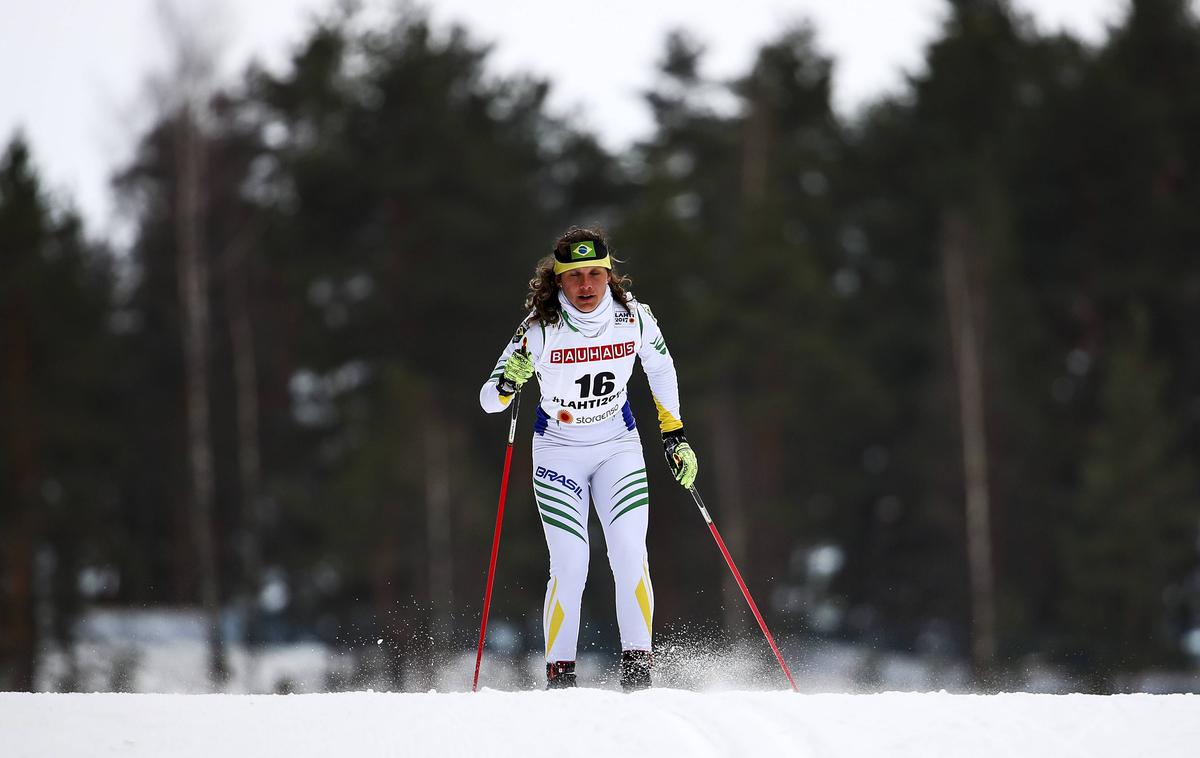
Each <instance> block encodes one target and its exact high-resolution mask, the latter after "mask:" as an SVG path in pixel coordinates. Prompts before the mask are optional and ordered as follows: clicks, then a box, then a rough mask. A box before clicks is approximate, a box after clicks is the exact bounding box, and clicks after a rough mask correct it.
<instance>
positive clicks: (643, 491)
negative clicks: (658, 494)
mask: <svg viewBox="0 0 1200 758" xmlns="http://www.w3.org/2000/svg"><path fill="white" fill-rule="evenodd" d="M649 491H650V488H649V487H642V488H641V489H640V490H634V491H633V492H630V493H629V494H628V495H626V496H625V497H623V498H621V499H620V500H618V501H617V502H616V503H615V504H614V505H613V507H612V508H609V509H608V512H609V513H612V512H613V511H615V510H616V509H617V508H618V507H619V506H620V505H621V503H624V502H625V501H627V500H632V499H633V498H635V497H637V496H638V495H645V494H646V493H647V492H649Z"/></svg>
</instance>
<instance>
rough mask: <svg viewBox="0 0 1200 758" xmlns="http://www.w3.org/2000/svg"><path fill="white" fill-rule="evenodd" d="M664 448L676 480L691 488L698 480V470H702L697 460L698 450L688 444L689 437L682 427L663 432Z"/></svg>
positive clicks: (685, 487)
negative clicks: (684, 434)
mask: <svg viewBox="0 0 1200 758" xmlns="http://www.w3.org/2000/svg"><path fill="white" fill-rule="evenodd" d="M663 450H664V451H665V452H666V455H667V466H669V467H670V468H671V473H672V474H673V475H674V476H675V481H677V482H679V483H680V484H681V485H683V488H684V489H685V490H690V489H691V488H692V485H693V484H695V482H696V472H697V471H699V470H700V464H699V463H697V462H696V452H695V451H694V450H692V446H691V445H689V444H688V441H687V437H685V436H683V430H682V429H676V430H675V431H673V432H665V433H664V434H663Z"/></svg>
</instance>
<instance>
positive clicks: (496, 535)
mask: <svg viewBox="0 0 1200 758" xmlns="http://www.w3.org/2000/svg"><path fill="white" fill-rule="evenodd" d="M522 349H524V348H522ZM520 407H521V391H520V390H517V394H516V396H515V397H514V398H513V400H512V420H511V421H510V422H509V424H508V448H507V449H506V450H505V451H504V476H503V477H501V479H500V505H499V506H498V507H497V508H496V528H495V530H494V532H493V534H492V559H491V561H489V562H488V576H487V590H486V591H485V592H484V595H483V621H482V623H480V625H479V648H478V650H476V651H475V679H474V681H472V682H471V692H475V691H476V689H477V688H478V687H479V664H480V663H481V662H482V661H483V638H484V635H486V634H487V620H488V610H490V609H491V607H492V582H493V581H494V580H495V578H496V555H497V554H498V553H499V552H500V527H501V526H502V525H503V524H504V497H505V495H507V494H508V469H509V466H511V465H512V450H513V438H514V437H516V435H517V409H518V408H520Z"/></svg>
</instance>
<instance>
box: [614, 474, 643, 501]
mask: <svg viewBox="0 0 1200 758" xmlns="http://www.w3.org/2000/svg"><path fill="white" fill-rule="evenodd" d="M645 483H646V477H644V476H643V477H642V478H641V479H630V480H629V481H628V482H626V483H625V484H623V485H621V486H620V487H618V488H617V491H616V492H614V493H613V497H616V496H617V495H620V494H621V493H622V492H624V491H625V490H627V489H629V488H630V487H636V486H638V485H639V484H645Z"/></svg>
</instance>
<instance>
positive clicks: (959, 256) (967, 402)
mask: <svg viewBox="0 0 1200 758" xmlns="http://www.w3.org/2000/svg"><path fill="white" fill-rule="evenodd" d="M972 247H973V243H972V239H971V233H970V230H969V229H968V227H967V223H966V220H965V219H964V218H963V217H962V215H961V214H959V213H954V212H951V213H948V214H947V215H946V217H945V218H944V219H943V229H942V267H943V272H944V274H945V285H946V305H947V312H948V315H949V322H950V335H951V345H952V346H953V350H954V366H955V373H956V375H957V378H958V400H959V419H960V422H961V430H962V446H963V473H964V482H965V485H966V524H967V535H966V537H967V563H968V567H969V572H970V586H971V627H972V629H971V660H972V664H973V668H974V670H975V674H976V677H980V676H983V675H986V673H987V672H988V671H989V670H990V669H991V666H992V661H993V659H994V657H995V654H996V636H995V634H996V632H995V628H996V611H995V577H994V573H993V564H992V538H991V526H990V508H991V504H990V502H989V497H988V461H987V430H986V426H985V422H986V419H985V416H984V403H983V370H982V355H981V354H982V350H981V345H980V343H981V338H980V335H981V324H982V323H983V320H984V313H983V310H984V309H983V304H982V297H981V296H979V295H978V294H977V291H973V289H974V288H973V284H974V283H975V281H977V277H973V276H972V275H971V274H972V272H971V271H970V270H968V266H967V260H968V258H969V257H972V256H970V253H972V252H977V251H974V250H972V249H971V248H972Z"/></svg>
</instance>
